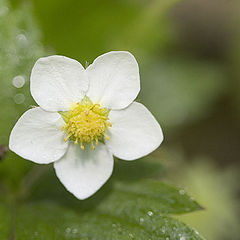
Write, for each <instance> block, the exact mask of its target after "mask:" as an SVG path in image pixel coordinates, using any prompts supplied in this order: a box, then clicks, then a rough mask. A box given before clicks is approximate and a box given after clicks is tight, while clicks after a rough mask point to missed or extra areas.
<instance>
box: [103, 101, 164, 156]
mask: <svg viewBox="0 0 240 240" xmlns="http://www.w3.org/2000/svg"><path fill="white" fill-rule="evenodd" d="M109 119H110V122H111V124H112V127H110V128H109V134H110V135H109V136H110V140H109V141H106V144H107V146H108V147H109V150H110V151H111V152H112V153H113V155H115V156H116V157H118V158H121V159H124V160H134V159H137V158H140V157H143V156H145V155H147V154H149V153H150V152H152V151H154V150H155V149H156V148H157V147H158V146H159V145H160V144H161V142H162V140H163V134H162V130H161V127H160V125H159V124H158V122H157V121H156V119H155V118H154V117H153V115H152V114H151V113H150V112H149V111H148V110H147V108H146V107H145V106H143V105H142V104H140V103H137V102H133V103H132V104H131V105H130V106H129V107H127V108H126V109H123V110H119V111H113V110H112V111H111V112H110V113H109Z"/></svg>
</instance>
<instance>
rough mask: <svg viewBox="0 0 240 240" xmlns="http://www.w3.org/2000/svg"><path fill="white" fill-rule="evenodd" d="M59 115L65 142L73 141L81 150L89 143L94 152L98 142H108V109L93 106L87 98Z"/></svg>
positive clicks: (97, 105)
mask: <svg viewBox="0 0 240 240" xmlns="http://www.w3.org/2000/svg"><path fill="white" fill-rule="evenodd" d="M59 113H60V114H61V116H62V117H63V120H64V121H65V124H64V125H63V127H62V130H63V131H65V132H66V137H65V138H64V141H65V142H67V141H74V143H75V144H79V145H80V148H81V149H82V150H84V149H85V145H86V144H88V143H89V144H90V145H91V148H92V149H93V150H94V149H95V148H96V146H97V145H98V144H99V142H103V141H104V139H106V140H109V136H108V135H107V134H106V130H107V129H108V128H109V127H111V126H112V125H111V123H110V121H109V118H108V114H109V109H107V108H103V107H101V105H100V104H93V103H92V102H91V100H90V99H89V98H88V97H87V96H85V97H84V98H83V100H82V101H81V102H80V103H76V104H74V105H73V107H72V108H71V110H70V111H67V112H59Z"/></svg>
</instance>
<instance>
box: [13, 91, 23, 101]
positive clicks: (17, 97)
mask: <svg viewBox="0 0 240 240" xmlns="http://www.w3.org/2000/svg"><path fill="white" fill-rule="evenodd" d="M13 99H14V102H15V103H16V104H22V103H23V102H24V101H25V96H24V94H22V93H18V94H16V95H15V96H14V98H13Z"/></svg>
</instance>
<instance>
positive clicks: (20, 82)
mask: <svg viewBox="0 0 240 240" xmlns="http://www.w3.org/2000/svg"><path fill="white" fill-rule="evenodd" d="M12 84H13V86H14V87H16V88H21V87H23V86H24V84H25V78H24V76H21V75H19V76H16V77H14V78H13V80H12Z"/></svg>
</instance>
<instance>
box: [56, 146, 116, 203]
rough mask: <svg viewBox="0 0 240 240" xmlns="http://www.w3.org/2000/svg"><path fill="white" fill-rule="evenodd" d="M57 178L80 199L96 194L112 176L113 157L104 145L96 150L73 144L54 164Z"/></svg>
mask: <svg viewBox="0 0 240 240" xmlns="http://www.w3.org/2000/svg"><path fill="white" fill-rule="evenodd" d="M54 167H55V170H56V174H57V177H58V178H59V179H60V181H61V182H62V184H63V185H64V186H65V187H66V188H67V190H68V191H69V192H71V193H72V194H73V195H75V196H76V197H77V198H79V199H85V198H88V197H90V196H91V195H92V194H94V193H95V192H96V191H97V190H98V189H99V188H100V187H101V186H102V185H103V184H104V183H105V182H106V181H107V180H108V178H109V177H110V176H111V174H112V170H113V156H112V154H111V153H109V152H108V150H107V148H106V146H105V145H103V144H99V145H98V146H97V147H96V149H95V150H92V149H91V148H90V147H88V146H85V150H81V148H80V146H79V145H75V144H73V143H71V144H70V145H69V149H68V150H67V153H66V154H65V155H64V156H63V158H62V159H60V160H59V161H57V162H55V163H54Z"/></svg>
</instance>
